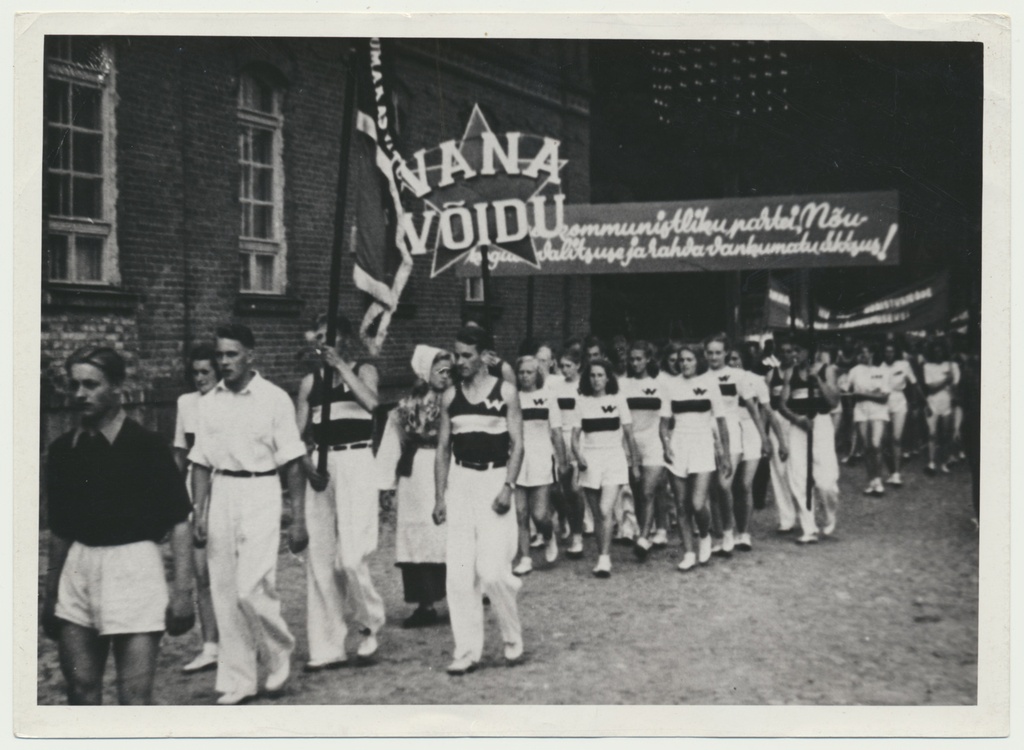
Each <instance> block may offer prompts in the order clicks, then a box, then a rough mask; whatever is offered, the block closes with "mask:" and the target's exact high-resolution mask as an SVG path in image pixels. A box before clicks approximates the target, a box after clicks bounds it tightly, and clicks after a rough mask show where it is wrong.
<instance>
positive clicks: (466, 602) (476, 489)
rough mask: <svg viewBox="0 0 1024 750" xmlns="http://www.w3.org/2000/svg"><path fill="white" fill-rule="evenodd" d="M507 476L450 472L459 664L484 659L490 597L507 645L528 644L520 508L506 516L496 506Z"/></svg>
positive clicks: (450, 577)
mask: <svg viewBox="0 0 1024 750" xmlns="http://www.w3.org/2000/svg"><path fill="white" fill-rule="evenodd" d="M505 475H506V471H505V469H504V468H499V469H488V470H485V471H476V470H474V469H467V468H465V467H462V466H459V465H458V464H456V463H454V462H452V465H451V469H450V471H449V473H448V489H447V491H446V492H445V504H446V506H447V524H448V540H447V564H448V572H447V578H446V585H447V589H448V612H449V615H450V617H451V623H452V635H453V636H454V638H455V652H454V657H455V658H456V659H462V658H467V657H468V658H469V659H472V660H473V661H479V660H480V656H481V654H482V653H483V649H484V608H483V597H484V595H485V594H486V595H487V597H488V598H490V600H491V611H492V612H493V613H494V616H495V617H496V618H497V620H498V627H499V628H500V629H501V637H502V639H503V640H504V641H505V643H515V644H518V643H521V642H522V637H523V636H522V626H521V625H520V623H519V611H518V609H517V608H516V594H517V593H518V592H519V589H520V587H521V586H522V585H523V584H522V581H521V580H520V579H519V578H517V577H516V576H514V575H512V560H513V558H514V557H515V555H516V549H517V546H518V539H519V527H518V524H517V522H516V509H515V503H514V501H513V504H512V506H511V507H510V508H509V510H508V512H507V513H504V514H503V515H498V514H497V513H495V512H494V509H493V508H492V507H491V505H492V504H493V503H494V498H496V497H497V496H498V493H499V492H500V491H501V487H502V484H503V483H504V481H505Z"/></svg>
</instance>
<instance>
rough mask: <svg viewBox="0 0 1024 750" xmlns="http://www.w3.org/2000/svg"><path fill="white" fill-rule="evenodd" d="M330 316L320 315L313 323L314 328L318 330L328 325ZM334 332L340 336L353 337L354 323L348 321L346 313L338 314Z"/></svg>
mask: <svg viewBox="0 0 1024 750" xmlns="http://www.w3.org/2000/svg"><path fill="white" fill-rule="evenodd" d="M329 319H330V316H329V315H328V314H327V313H320V314H319V315H317V316H316V319H315V320H314V321H313V328H314V329H317V328H319V327H320V326H323V325H327V321H328V320H329ZM334 332H335V333H336V334H338V335H340V336H351V335H352V332H353V331H352V321H350V320H349V319H348V317H347V316H346V315H345V313H338V315H337V317H335V319H334Z"/></svg>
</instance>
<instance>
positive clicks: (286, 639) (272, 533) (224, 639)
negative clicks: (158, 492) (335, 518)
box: [207, 474, 295, 693]
mask: <svg viewBox="0 0 1024 750" xmlns="http://www.w3.org/2000/svg"><path fill="white" fill-rule="evenodd" d="M208 537H209V538H208V542H207V560H208V563H209V568H210V592H211V594H212V596H213V611H214V614H215V615H216V617H217V628H218V630H219V631H220V646H219V648H218V650H217V681H216V689H217V691H218V692H221V693H233V692H242V693H256V690H257V684H256V665H257V658H259V659H260V660H261V661H263V663H264V664H265V665H266V666H267V668H268V669H269V670H270V671H274V670H276V669H277V668H279V667H280V666H281V664H282V662H283V661H287V660H288V659H290V658H291V654H292V650H293V649H294V648H295V638H294V637H293V636H292V634H291V632H290V631H289V630H288V625H287V623H285V621H284V618H283V617H282V616H281V601H280V599H278V597H277V583H276V579H277V549H278V544H279V543H280V537H281V483H280V481H279V480H278V477H277V475H276V474H274V475H273V476H268V477H249V478H240V477H228V476H224V475H223V474H214V475H213V487H212V489H211V495H210V517H209V534H208Z"/></svg>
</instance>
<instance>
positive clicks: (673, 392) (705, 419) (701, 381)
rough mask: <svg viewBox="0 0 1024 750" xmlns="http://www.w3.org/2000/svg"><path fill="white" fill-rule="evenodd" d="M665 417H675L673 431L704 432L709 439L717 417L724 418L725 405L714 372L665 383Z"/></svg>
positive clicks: (662, 411)
mask: <svg viewBox="0 0 1024 750" xmlns="http://www.w3.org/2000/svg"><path fill="white" fill-rule="evenodd" d="M661 416H662V417H663V418H666V419H667V418H675V426H674V427H673V432H684V433H703V434H706V435H708V436H709V437H710V435H711V434H712V433H711V431H712V429H713V427H714V424H715V419H716V418H717V417H724V416H725V404H724V402H723V400H722V393H721V390H720V389H719V387H718V379H717V378H715V377H714V375H713V373H710V372H705V373H704V374H703V375H694V376H693V377H692V378H685V377H683V376H679V377H676V378H668V379H666V381H665V399H664V400H663V401H662V404H661Z"/></svg>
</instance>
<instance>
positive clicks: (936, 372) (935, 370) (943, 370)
mask: <svg viewBox="0 0 1024 750" xmlns="http://www.w3.org/2000/svg"><path fill="white" fill-rule="evenodd" d="M923 369H924V382H925V383H926V384H927V385H930V386H935V385H938V384H939V383H941V382H942V381H944V380H945V379H946V374H947V373H950V372H952V373H953V385H956V384H957V383H959V382H960V366H959V365H958V364H957V363H956V362H925V363H924V368H923Z"/></svg>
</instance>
